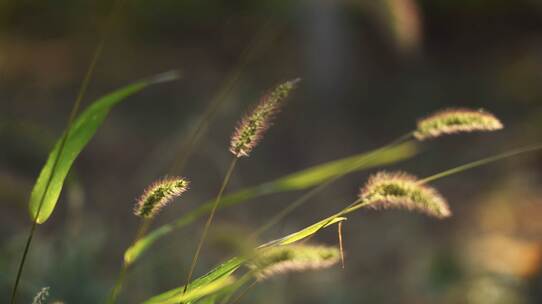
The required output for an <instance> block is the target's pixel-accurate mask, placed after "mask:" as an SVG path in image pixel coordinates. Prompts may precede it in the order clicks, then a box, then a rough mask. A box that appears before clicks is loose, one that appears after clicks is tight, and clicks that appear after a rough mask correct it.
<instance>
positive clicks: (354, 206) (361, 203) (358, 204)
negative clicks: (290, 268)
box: [307, 143, 542, 240]
mask: <svg viewBox="0 0 542 304" xmlns="http://www.w3.org/2000/svg"><path fill="white" fill-rule="evenodd" d="M538 150H542V143H541V144H534V145H530V146H525V147H520V148H517V149H513V150H510V151H507V152H504V153H501V154H497V155H494V156H490V157H486V158H483V159H480V160H476V161H473V162H470V163H466V164H463V165H461V166H457V167H454V168H451V169H448V170H445V171H442V172H439V173H436V174H434V175H431V176H428V177H425V178H423V179H419V180H418V181H417V182H418V184H420V185H424V184H427V183H429V182H431V181H435V180H437V179H440V178H444V177H447V176H450V175H453V174H457V173H461V172H463V171H467V170H470V169H474V168H477V167H480V166H483V165H486V164H490V163H493V162H496V161H499V160H502V159H506V158H509V157H513V156H516V155H520V154H524V153H529V152H534V151H538ZM371 203H372V202H371V201H367V200H366V199H365V198H364V197H362V196H360V197H359V198H358V199H356V200H355V201H353V202H352V203H350V204H349V205H348V206H346V207H345V208H343V209H342V210H341V211H339V212H337V213H335V214H333V215H331V216H329V217H327V218H325V219H323V220H321V221H320V222H319V223H322V224H321V225H320V227H321V228H320V229H323V228H324V227H326V226H327V224H329V223H331V222H332V221H333V220H334V219H336V218H338V217H341V216H344V215H346V214H349V213H351V212H354V211H356V210H358V209H361V208H364V207H367V206H369V205H371ZM320 229H318V231H319V230H320ZM316 233H317V232H315V233H314V234H313V235H315V234H316ZM311 237H312V236H311ZM308 239H310V237H309V238H307V240H308Z"/></svg>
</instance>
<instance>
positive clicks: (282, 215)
mask: <svg viewBox="0 0 542 304" xmlns="http://www.w3.org/2000/svg"><path fill="white" fill-rule="evenodd" d="M413 135H414V131H411V132H409V133H406V134H404V135H402V136H400V137H398V138H397V139H395V140H393V141H392V142H390V143H389V144H387V145H385V146H383V147H380V148H378V149H376V150H374V151H373V152H370V153H369V154H368V155H367V157H366V158H364V159H363V161H362V162H359V164H358V166H363V165H365V164H367V163H369V162H370V161H371V160H372V159H373V158H375V157H377V156H378V154H379V153H380V152H383V151H385V150H386V149H390V148H392V147H394V146H397V145H399V144H401V143H403V142H405V141H408V140H409V139H411V138H412V137H413ZM348 173H349V172H345V173H343V174H340V175H337V176H334V177H332V178H330V179H329V180H328V181H326V182H324V183H322V184H320V185H318V186H317V187H315V188H313V189H311V190H310V191H309V192H307V193H305V194H304V195H302V196H301V197H299V198H298V199H297V200H295V201H293V202H292V203H291V204H289V205H288V206H286V207H285V208H284V209H282V210H281V211H280V212H278V213H277V214H276V215H274V216H273V217H271V218H270V219H269V220H268V221H267V222H266V223H265V224H263V225H262V226H260V228H258V229H257V230H256V231H255V232H253V233H252V234H251V235H250V237H251V238H254V239H255V238H257V237H258V236H260V235H261V234H262V233H264V232H265V231H267V230H269V229H270V228H272V227H273V226H275V225H276V224H277V223H278V222H280V221H281V220H282V219H284V218H285V217H286V216H288V215H289V214H290V213H292V212H293V211H294V210H296V209H297V208H299V207H301V206H303V205H304V204H305V203H307V202H308V201H309V199H311V198H313V197H314V196H315V195H316V194H318V193H320V192H321V191H322V190H324V189H326V188H327V187H329V186H331V185H332V184H334V183H335V182H336V181H338V180H339V179H341V178H342V177H344V176H346V175H347V174H348Z"/></svg>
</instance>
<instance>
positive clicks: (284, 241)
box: [259, 215, 346, 248]
mask: <svg viewBox="0 0 542 304" xmlns="http://www.w3.org/2000/svg"><path fill="white" fill-rule="evenodd" d="M345 220H346V218H345V217H341V216H338V215H334V216H331V217H328V218H326V219H323V220H321V221H319V222H318V223H315V224H312V225H310V226H309V227H307V228H305V229H302V230H300V231H298V232H295V233H292V234H289V235H287V236H285V237H283V238H280V239H277V240H274V241H271V242H268V243H265V244H263V245H261V246H260V247H259V248H263V247H272V246H282V245H288V244H292V243H295V242H298V241H300V240H302V239H305V238H308V237H310V236H312V235H313V234H315V233H316V232H318V231H320V230H321V229H323V228H326V227H329V226H331V225H334V224H336V223H338V222H342V221H345Z"/></svg>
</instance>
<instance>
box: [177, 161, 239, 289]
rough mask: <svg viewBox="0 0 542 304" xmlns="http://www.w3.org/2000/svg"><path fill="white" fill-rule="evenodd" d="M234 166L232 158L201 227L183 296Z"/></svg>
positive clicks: (235, 162)
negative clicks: (205, 220) (201, 230)
mask: <svg viewBox="0 0 542 304" xmlns="http://www.w3.org/2000/svg"><path fill="white" fill-rule="evenodd" d="M236 164H237V157H234V158H233V159H232V161H231V163H230V167H229V168H228V171H227V172H226V175H225V176H224V180H223V181H222V186H220V190H219V191H218V195H217V196H216V200H215V203H214V204H213V208H212V209H211V212H210V213H209V217H208V218H207V222H206V223H205V226H204V227H203V232H202V234H201V237H200V239H199V242H198V246H197V248H196V252H195V253H194V257H193V258H192V264H191V265H190V270H189V271H188V276H187V278H186V284H185V285H184V289H183V295H184V294H185V293H186V290H187V289H188V285H190V280H192V275H193V274H194V269H195V268H196V264H197V263H198V258H199V255H200V252H201V248H202V247H203V243H204V242H205V239H206V238H207V233H208V232H209V227H211V223H212V222H213V218H214V216H215V213H216V209H217V208H218V205H219V204H220V199H221V198H222V194H223V193H224V190H225V189H226V186H227V185H228V183H229V181H230V178H231V175H232V173H233V169H234V168H235V165H236Z"/></svg>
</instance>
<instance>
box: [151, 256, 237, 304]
mask: <svg viewBox="0 0 542 304" xmlns="http://www.w3.org/2000/svg"><path fill="white" fill-rule="evenodd" d="M243 262H244V259H242V258H238V257H236V258H232V259H230V260H228V261H226V262H224V263H223V264H221V265H219V266H217V267H216V268H214V269H213V270H211V271H210V272H208V273H207V274H205V275H203V276H201V277H199V278H198V279H196V280H194V281H193V282H192V283H191V284H190V285H189V286H188V289H187V291H186V293H184V296H183V290H184V286H181V287H178V288H175V289H171V290H169V291H166V292H164V293H161V294H159V295H157V296H154V297H152V298H150V299H148V300H147V301H145V302H143V303H144V304H158V303H161V304H164V303H179V302H181V301H182V302H187V301H194V300H197V299H198V298H196V297H194V293H195V294H196V295H200V294H201V291H202V289H203V290H207V291H208V290H209V289H208V285H209V284H213V283H215V282H216V281H222V280H228V279H230V280H229V281H226V282H228V284H226V285H222V286H220V284H218V286H215V287H220V288H215V289H212V288H211V289H212V292H216V291H218V289H221V288H224V287H225V286H227V285H229V284H231V282H232V281H231V275H232V274H233V273H234V272H235V271H236V270H237V269H238V268H239V267H241V264H242V263H243ZM210 293H211V292H209V293H206V294H205V295H207V294H210ZM181 297H183V298H181ZM201 297H203V295H201V296H199V298H201Z"/></svg>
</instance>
